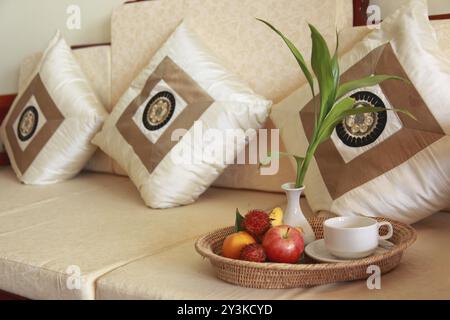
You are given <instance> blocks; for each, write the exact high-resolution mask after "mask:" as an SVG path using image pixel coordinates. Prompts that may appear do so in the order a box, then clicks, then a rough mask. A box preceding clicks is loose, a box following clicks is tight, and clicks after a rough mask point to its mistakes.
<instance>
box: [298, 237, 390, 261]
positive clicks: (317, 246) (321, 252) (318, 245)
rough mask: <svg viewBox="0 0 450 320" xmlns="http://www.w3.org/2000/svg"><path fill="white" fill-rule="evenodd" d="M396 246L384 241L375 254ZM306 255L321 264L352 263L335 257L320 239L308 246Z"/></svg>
mask: <svg viewBox="0 0 450 320" xmlns="http://www.w3.org/2000/svg"><path fill="white" fill-rule="evenodd" d="M393 246H394V244H393V243H392V242H389V241H386V240H382V241H380V246H379V247H378V248H377V250H376V251H375V252H374V253H373V254H381V253H384V252H387V251H389V250H390V249H389V248H392V247H393ZM305 253H306V255H308V256H309V257H311V258H313V259H314V260H317V261H320V262H331V263H339V262H347V261H350V260H348V259H342V258H338V257H336V256H333V255H332V254H331V253H330V252H329V251H328V249H327V248H326V247H325V240H324V239H319V240H316V241H314V242H311V243H310V244H308V245H307V246H306V248H305Z"/></svg>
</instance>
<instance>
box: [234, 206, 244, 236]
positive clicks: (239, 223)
mask: <svg viewBox="0 0 450 320" xmlns="http://www.w3.org/2000/svg"><path fill="white" fill-rule="evenodd" d="M243 221H244V217H243V216H242V214H241V213H240V212H239V209H236V221H235V223H234V228H235V229H236V232H239V231H244V227H243V226H242V222H243Z"/></svg>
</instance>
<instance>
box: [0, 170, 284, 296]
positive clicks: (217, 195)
mask: <svg viewBox="0 0 450 320" xmlns="http://www.w3.org/2000/svg"><path fill="white" fill-rule="evenodd" d="M0 190H1V192H0V290H4V291H7V292H10V293H14V294H17V295H20V296H24V297H27V298H31V299H94V298H95V283H96V281H97V279H98V278H99V277H101V276H103V275H105V274H106V273H108V272H111V271H113V270H114V269H117V268H119V267H121V266H124V265H126V264H129V263H131V262H133V261H135V260H139V259H141V258H145V257H147V256H151V255H155V254H157V253H160V252H165V251H166V250H167V249H168V248H172V247H176V246H177V245H179V244H182V243H186V242H188V241H190V242H192V241H194V239H195V238H197V237H199V236H200V235H201V234H204V233H206V232H208V231H210V230H211V229H215V228H220V227H223V226H227V225H232V224H233V223H234V215H235V210H236V207H238V208H240V209H241V210H242V211H243V212H245V211H246V210H248V209H251V208H255V207H256V208H267V209H268V208H272V207H274V206H276V205H279V204H280V203H282V202H284V196H283V195H281V194H274V193H273V194H272V193H260V192H252V191H236V190H225V189H216V188H211V189H210V190H209V191H208V192H206V193H205V194H204V196H202V197H201V199H200V200H199V201H198V202H196V203H195V204H193V205H191V206H187V207H179V208H174V209H169V210H164V211H157V210H151V209H149V208H147V207H146V206H145V205H144V204H143V202H142V200H141V199H140V197H139V194H138V192H137V191H136V189H135V187H134V186H133V185H132V183H131V182H130V181H129V179H127V178H123V177H116V176H112V175H101V174H89V173H84V174H81V175H80V176H78V177H77V178H76V179H73V180H71V181H68V182H64V183H61V184H57V185H51V186H45V187H33V186H25V185H22V184H20V183H19V182H18V181H17V179H16V177H15V176H14V173H13V172H12V170H11V169H10V168H0ZM77 270H79V271H80V274H79V277H78V276H77V273H76V272H77ZM68 271H70V272H71V274H68V273H67V272H68ZM73 272H75V274H74V273H73ZM185 272H189V271H188V270H186V271H185ZM146 273H147V271H144V274H146ZM141 276H144V275H141ZM68 280H69V282H70V283H72V284H75V285H76V284H77V281H78V280H79V282H80V286H79V288H78V289H77V288H76V287H75V289H73V290H70V289H69V288H68V286H67V281H68Z"/></svg>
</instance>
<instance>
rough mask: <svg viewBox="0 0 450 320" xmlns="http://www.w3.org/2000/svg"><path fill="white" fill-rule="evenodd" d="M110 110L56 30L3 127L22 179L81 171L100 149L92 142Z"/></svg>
mask: <svg viewBox="0 0 450 320" xmlns="http://www.w3.org/2000/svg"><path fill="white" fill-rule="evenodd" d="M106 114H107V113H106V111H105V109H104V107H103V105H102V104H101V102H100V101H99V99H98V98H97V96H96V94H95V93H94V91H93V89H92V88H91V86H90V83H89V81H88V80H87V79H86V77H85V75H84V74H83V72H82V70H81V68H80V66H79V65H78V63H77V61H76V60H75V58H74V56H73V54H72V52H71V50H70V48H69V47H68V45H67V44H66V42H65V41H64V39H63V38H62V37H61V35H60V33H59V32H58V33H57V34H56V35H55V36H54V38H53V39H52V40H51V41H50V44H49V46H48V47H47V49H46V50H45V52H44V54H43V56H42V58H41V60H40V61H39V64H38V65H37V67H36V68H35V69H34V71H33V72H32V74H31V75H30V77H29V78H28V79H27V81H26V85H25V88H23V90H22V91H21V92H20V93H19V94H18V96H17V98H16V99H15V101H14V104H13V105H12V106H11V108H10V110H9V112H8V115H7V116H6V118H5V120H4V121H3V123H2V126H1V129H0V136H1V137H0V138H1V140H2V141H3V143H4V146H5V150H6V151H7V153H8V157H9V159H10V161H11V165H12V167H13V169H14V171H15V172H16V174H17V176H18V178H19V179H20V180H21V181H22V182H24V183H26V184H50V183H56V182H60V181H64V180H67V179H70V178H72V177H73V176H75V175H76V174H78V172H79V171H80V170H81V169H82V168H83V167H84V165H85V164H86V163H87V162H88V160H89V159H90V158H91V156H92V155H93V153H94V152H95V150H96V147H95V146H94V145H92V144H91V143H90V140H91V139H92V136H93V135H94V134H95V133H96V132H97V131H98V129H99V128H100V126H101V125H102V124H103V119H104V118H105V116H106Z"/></svg>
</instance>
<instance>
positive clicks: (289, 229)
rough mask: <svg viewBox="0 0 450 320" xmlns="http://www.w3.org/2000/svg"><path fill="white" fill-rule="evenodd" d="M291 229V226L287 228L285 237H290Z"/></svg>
mask: <svg viewBox="0 0 450 320" xmlns="http://www.w3.org/2000/svg"><path fill="white" fill-rule="evenodd" d="M289 231H291V228H290V227H289V228H288V229H287V231H286V233H285V234H284V238H285V239H287V238H288V234H289Z"/></svg>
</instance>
